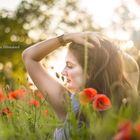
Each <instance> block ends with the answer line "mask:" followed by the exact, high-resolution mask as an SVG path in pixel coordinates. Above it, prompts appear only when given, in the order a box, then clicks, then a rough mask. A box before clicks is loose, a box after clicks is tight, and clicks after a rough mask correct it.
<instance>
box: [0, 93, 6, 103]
mask: <svg viewBox="0 0 140 140" xmlns="http://www.w3.org/2000/svg"><path fill="white" fill-rule="evenodd" d="M5 98H6V97H5V95H4V94H3V93H2V92H1V91H0V102H2V101H4V100H5Z"/></svg>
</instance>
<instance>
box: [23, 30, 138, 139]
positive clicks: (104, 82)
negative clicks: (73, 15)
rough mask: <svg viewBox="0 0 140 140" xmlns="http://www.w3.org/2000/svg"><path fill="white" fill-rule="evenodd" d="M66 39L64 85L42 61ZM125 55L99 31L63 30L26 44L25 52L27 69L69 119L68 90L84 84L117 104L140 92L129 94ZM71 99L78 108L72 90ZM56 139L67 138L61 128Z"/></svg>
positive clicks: (64, 116) (64, 42)
mask: <svg viewBox="0 0 140 140" xmlns="http://www.w3.org/2000/svg"><path fill="white" fill-rule="evenodd" d="M67 43H70V45H69V50H68V54H67V57H66V66H65V68H64V70H63V71H62V74H63V76H65V77H66V79H67V83H66V85H65V87H64V86H63V85H61V84H60V83H58V82H57V81H56V80H54V79H53V78H52V77H51V76H50V75H49V73H48V72H46V71H45V70H44V69H43V68H42V66H41V64H40V63H39V61H40V60H41V59H43V58H44V57H45V56H46V55H48V54H49V53H51V52H52V51H54V50H55V49H57V48H59V47H61V46H63V45H65V44H67ZM122 55H123V54H122V52H121V51H120V49H119V48H117V47H116V46H115V45H114V44H113V43H112V42H111V41H109V40H108V39H106V38H105V37H104V36H102V35H100V34H99V33H93V32H82V33H69V34H64V35H62V36H58V37H55V38H52V39H49V40H45V41H42V42H40V43H37V44H35V45H33V46H31V47H29V48H27V49H26V50H25V51H24V52H23V54H22V56H23V61H24V63H25V66H26V69H27V71H28V73H29V75H30V77H31V78H32V80H33V82H34V83H35V85H36V86H37V88H38V89H39V90H40V91H41V92H42V93H43V94H44V96H45V97H46V100H47V101H48V102H49V103H50V104H51V105H52V107H53V109H54V110H55V112H56V114H57V115H58V117H59V118H60V119H62V120H66V115H67V112H66V108H65V106H64V103H63V101H64V100H66V98H65V93H66V90H68V91H70V92H71V93H77V92H79V91H81V90H82V89H83V88H87V87H92V88H95V89H96V90H97V91H99V92H101V93H104V94H106V95H107V96H108V97H110V98H111V99H114V100H113V102H114V105H117V106H120V105H121V104H122V101H123V99H124V98H125V99H126V100H127V101H128V102H131V100H133V98H135V97H136V96H137V93H136V92H132V94H131V95H130V94H127V91H128V90H132V89H133V88H132V84H131V81H130V82H129V81H128V80H127V77H126V75H125V68H124V64H123V60H122V58H123V57H122ZM124 57H125V56H124ZM125 58H126V57H125ZM129 58H130V60H131V62H132V65H134V66H135V67H136V68H137V66H136V63H135V62H134V60H133V59H131V57H129ZM131 74H132V73H131ZM138 74H139V73H138V71H137V72H136V73H134V76H131V77H137V76H138ZM128 75H129V74H128ZM129 79H131V78H129ZM135 80H137V79H135ZM136 84H137V83H136ZM135 91H136V90H135ZM72 103H73V104H74V109H75V110H77V112H78V108H79V104H78V103H77V102H76V100H75V99H74V96H73V94H72ZM55 139H58V140H59V139H65V136H64V132H63V130H62V129H61V130H57V132H56V133H55Z"/></svg>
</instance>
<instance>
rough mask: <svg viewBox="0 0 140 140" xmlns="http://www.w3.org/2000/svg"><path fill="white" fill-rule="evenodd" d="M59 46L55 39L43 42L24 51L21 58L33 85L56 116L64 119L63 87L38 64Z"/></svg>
mask: <svg viewBox="0 0 140 140" xmlns="http://www.w3.org/2000/svg"><path fill="white" fill-rule="evenodd" d="M60 46H61V43H60V41H59V40H58V38H57V37H56V38H52V39H49V40H45V41H42V42H39V43H37V44H35V45H33V46H31V47H29V48H27V49H25V50H24V51H23V53H22V58H23V62H24V64H25V67H26V70H27V72H28V73H29V75H30V77H31V78H32V80H33V82H34V84H35V85H36V86H37V88H38V89H39V90H40V91H41V92H42V94H43V95H44V97H45V98H46V99H47V101H48V102H49V103H50V104H51V105H52V107H53V108H54V110H55V112H56V113H57V115H58V116H59V117H60V118H61V119H64V118H65V115H66V110H65V107H64V103H63V99H64V98H63V94H64V87H63V86H62V85H61V84H60V83H59V82H57V81H56V80H55V79H53V78H52V77H51V76H50V75H49V73H48V72H47V71H45V70H44V68H43V67H42V66H41V64H40V63H39V61H40V60H41V59H42V58H44V57H45V56H46V55H48V54H49V53H50V52H52V51H53V50H55V49H57V48H59V47H60Z"/></svg>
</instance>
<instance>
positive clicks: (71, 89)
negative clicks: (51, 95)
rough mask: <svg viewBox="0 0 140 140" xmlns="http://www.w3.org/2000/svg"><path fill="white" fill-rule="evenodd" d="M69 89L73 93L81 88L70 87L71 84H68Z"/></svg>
mask: <svg viewBox="0 0 140 140" xmlns="http://www.w3.org/2000/svg"><path fill="white" fill-rule="evenodd" d="M67 89H68V90H69V91H70V92H71V93H77V92H79V91H80V90H79V89H77V88H75V87H69V86H67Z"/></svg>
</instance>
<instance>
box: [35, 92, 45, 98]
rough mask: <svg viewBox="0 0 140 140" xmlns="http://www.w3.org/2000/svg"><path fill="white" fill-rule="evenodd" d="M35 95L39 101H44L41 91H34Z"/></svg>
mask: <svg viewBox="0 0 140 140" xmlns="http://www.w3.org/2000/svg"><path fill="white" fill-rule="evenodd" d="M34 95H35V96H36V97H38V98H39V99H44V97H43V95H42V93H41V92H40V91H39V90H35V91H34Z"/></svg>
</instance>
